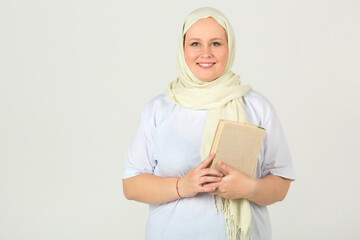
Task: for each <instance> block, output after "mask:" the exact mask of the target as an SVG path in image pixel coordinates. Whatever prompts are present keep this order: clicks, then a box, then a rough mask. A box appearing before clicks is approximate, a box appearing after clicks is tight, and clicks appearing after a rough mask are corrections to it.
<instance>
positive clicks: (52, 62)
mask: <svg viewBox="0 0 360 240" xmlns="http://www.w3.org/2000/svg"><path fill="white" fill-rule="evenodd" d="M202 6H212V7H216V8H218V9H219V10H221V11H222V12H224V13H225V15H227V17H228V18H229V19H230V21H231V23H232V25H233V28H234V30H235V33H236V36H237V54H236V60H235V64H234V67H233V71H234V72H236V73H238V74H239V75H240V76H241V79H242V82H243V83H244V84H250V85H252V87H253V88H254V89H256V90H258V91H259V92H261V93H262V94H264V95H265V96H266V97H267V98H268V99H269V100H270V101H271V102H272V104H273V105H274V106H275V108H276V110H277V112H278V115H279V116H280V119H281V122H282V125H283V128H284V130H285V134H286V137H287V140H288V143H289V146H290V149H291V152H292V156H293V161H294V165H295V169H296V174H297V180H296V181H295V182H293V183H292V184H291V188H290V191H289V193H288V196H287V198H286V199H285V200H284V201H283V202H280V203H276V204H274V205H272V206H270V207H269V209H270V214H271V219H272V227H273V239H274V240H283V239H284V240H287V239H288V240H303V239H308V240H315V239H316V240H317V239H327V240H332V239H334V240H337V239H360V231H359V229H358V228H359V221H358V218H359V215H360V207H359V202H360V192H359V191H360V180H359V171H360V159H359V154H358V150H359V147H360V144H359V142H360V141H359V138H358V136H359V134H360V130H359V129H360V127H359V122H360V94H359V93H358V92H359V90H360V14H359V13H360V2H359V1H357V0H311V1H310V0H303V1H286V0H274V1H267V0H255V1H238V0H233V1H231V0H229V1H226V0H224V1H214V0H207V1H205V0H204V1H202V0H199V1H193V0H184V1H165V0H164V1H160V0H152V1H146V0H143V1H136V0H134V1H119V0H102V1H100V0H98V1H94V0H62V1H60V0H50V1H49V0H33V1H26V0H18V1H16V0H0V239H1V240H30V239H34V240H35V239H36V240H41V239H46V240H48V239H52V240H58V239H59V240H60V239H76V240H79V239H86V240H88V239H89V240H91V239H106V240H112V239H128V240H137V239H143V238H144V232H145V223H146V218H147V215H148V206H147V205H146V204H142V203H137V202H133V201H128V200H126V199H125V198H124V196H123V193H122V184H121V176H122V169H123V165H124V159H125V152H126V149H127V147H128V145H129V143H130V141H131V139H132V136H133V134H134V131H135V129H136V127H137V124H138V120H139V116H140V112H141V110H142V108H143V107H144V105H145V103H146V102H147V101H149V100H150V99H151V98H152V97H154V96H156V95H158V94H161V93H162V92H163V91H164V89H165V88H166V87H167V85H168V84H169V83H170V81H173V80H174V79H175V78H176V76H177V70H176V67H175V54H176V50H177V49H176V47H177V41H178V34H179V32H180V28H181V24H182V22H183V20H184V18H185V16H186V15H187V14H188V13H190V12H191V11H192V10H194V9H195V8H198V7H202Z"/></svg>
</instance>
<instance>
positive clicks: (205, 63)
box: [196, 62, 215, 69]
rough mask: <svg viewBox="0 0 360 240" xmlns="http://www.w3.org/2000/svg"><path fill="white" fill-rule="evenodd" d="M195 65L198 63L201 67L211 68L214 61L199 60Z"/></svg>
mask: <svg viewBox="0 0 360 240" xmlns="http://www.w3.org/2000/svg"><path fill="white" fill-rule="evenodd" d="M196 65H198V66H199V67H200V68H202V69H209V68H212V67H213V66H214V65H215V63H214V62H201V63H196Z"/></svg>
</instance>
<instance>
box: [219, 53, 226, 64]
mask: <svg viewBox="0 0 360 240" xmlns="http://www.w3.org/2000/svg"><path fill="white" fill-rule="evenodd" d="M227 59H228V51H227V50H226V51H221V52H219V55H218V60H219V61H221V63H222V64H223V65H226V63H227Z"/></svg>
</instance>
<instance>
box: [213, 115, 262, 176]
mask: <svg viewBox="0 0 360 240" xmlns="http://www.w3.org/2000/svg"><path fill="white" fill-rule="evenodd" d="M264 136H265V129H264V128H262V127H260V126H257V125H253V124H249V123H241V122H235V121H229V120H220V121H219V124H218V126H217V129H216V132H215V136H214V140H213V144H212V147H211V150H210V153H215V154H216V155H215V158H214V159H213V161H212V163H211V164H210V168H214V169H217V170H220V169H219V167H218V165H217V163H218V162H219V161H221V162H223V163H225V164H227V165H228V166H230V167H232V168H235V169H237V170H239V171H240V172H242V173H244V174H245V175H247V176H248V177H252V176H253V173H254V171H255V167H256V163H257V157H258V154H259V152H260V147H261V144H262V142H263V139H264Z"/></svg>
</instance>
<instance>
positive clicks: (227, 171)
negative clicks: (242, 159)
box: [218, 161, 233, 175]
mask: <svg viewBox="0 0 360 240" xmlns="http://www.w3.org/2000/svg"><path fill="white" fill-rule="evenodd" d="M218 166H219V168H220V169H221V170H223V172H224V173H225V174H226V175H228V174H230V172H231V171H233V168H232V167H229V166H228V165H226V164H225V163H223V162H221V161H219V162H218Z"/></svg>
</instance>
